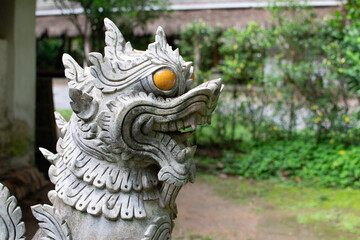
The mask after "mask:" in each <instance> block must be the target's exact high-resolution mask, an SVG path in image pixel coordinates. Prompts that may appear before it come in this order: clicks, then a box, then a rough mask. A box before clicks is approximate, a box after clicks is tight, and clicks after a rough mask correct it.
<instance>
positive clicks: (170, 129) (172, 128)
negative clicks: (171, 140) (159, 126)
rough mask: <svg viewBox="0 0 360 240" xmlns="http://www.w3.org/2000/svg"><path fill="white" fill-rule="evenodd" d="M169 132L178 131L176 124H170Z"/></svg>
mask: <svg viewBox="0 0 360 240" xmlns="http://www.w3.org/2000/svg"><path fill="white" fill-rule="evenodd" d="M169 131H176V123H175V122H170V123H169Z"/></svg>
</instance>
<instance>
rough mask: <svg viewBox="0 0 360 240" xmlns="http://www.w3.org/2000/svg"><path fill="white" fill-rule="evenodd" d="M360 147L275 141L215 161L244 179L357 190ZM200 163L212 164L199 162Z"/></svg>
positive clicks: (299, 141) (229, 172)
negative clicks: (286, 181)
mask: <svg viewBox="0 0 360 240" xmlns="http://www.w3.org/2000/svg"><path fill="white" fill-rule="evenodd" d="M359 155H360V147H357V146H344V145H342V144H339V143H334V144H328V143H316V141H315V139H313V140H309V139H308V136H307V137H301V138H298V139H295V140H292V141H288V140H275V141H269V142H265V143H263V144H262V145H261V146H258V147H256V148H252V149H251V150H249V153H248V154H243V153H240V154H239V153H236V152H235V151H228V152H226V154H224V156H223V157H222V158H221V159H220V160H218V161H217V163H218V164H220V163H221V164H220V165H221V166H223V167H222V169H221V171H222V172H224V173H228V174H236V175H240V176H243V177H245V178H254V179H269V178H273V177H277V178H282V179H291V180H294V181H305V182H309V183H311V184H314V183H315V184H318V185H320V186H327V187H348V186H352V187H360V181H359V180H360V159H359V157H358V156H359ZM199 161H200V163H211V160H209V159H206V158H202V159H200V160H199Z"/></svg>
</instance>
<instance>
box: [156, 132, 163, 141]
mask: <svg viewBox="0 0 360 240" xmlns="http://www.w3.org/2000/svg"><path fill="white" fill-rule="evenodd" d="M155 137H156V139H157V140H159V141H162V140H163V138H164V134H162V133H159V132H156V136H155Z"/></svg>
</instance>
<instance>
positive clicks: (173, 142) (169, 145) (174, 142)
mask: <svg viewBox="0 0 360 240" xmlns="http://www.w3.org/2000/svg"><path fill="white" fill-rule="evenodd" d="M175 146H176V141H175V140H173V139H171V140H170V142H169V144H168V149H171V151H172V150H173V149H174V148H175Z"/></svg>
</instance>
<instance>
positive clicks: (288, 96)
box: [0, 0, 360, 240]
mask: <svg viewBox="0 0 360 240" xmlns="http://www.w3.org/2000/svg"><path fill="white" fill-rule="evenodd" d="M1 4H2V8H1V9H0V181H1V182H3V183H5V185H7V186H8V187H9V188H10V189H11V191H12V192H13V193H14V194H15V195H16V196H17V198H18V199H20V200H21V201H20V204H25V205H26V204H28V203H36V201H38V200H39V198H40V197H39V196H40V195H41V194H40V195H39V191H40V192H41V190H43V189H44V187H46V186H48V181H47V180H46V177H47V169H48V167H49V163H48V162H47V161H46V160H45V159H44V158H43V157H42V156H41V154H40V152H39V151H38V150H37V148H38V147H40V146H41V147H45V148H47V149H49V150H50V151H52V152H55V145H56V140H57V132H56V128H55V122H54V116H53V111H58V112H60V113H61V114H62V115H63V116H64V117H65V118H66V119H69V118H70V116H71V114H72V110H71V108H70V104H69V97H68V92H67V91H68V89H67V81H66V79H65V78H64V67H63V65H62V62H61V56H62V54H63V53H65V52H66V53H69V54H70V55H72V56H73V57H74V58H75V59H76V60H77V61H78V62H79V63H80V65H88V64H89V62H88V54H89V52H93V51H97V52H103V48H104V44H105V42H104V26H103V19H104V18H105V17H107V18H110V19H111V20H112V21H114V22H115V23H116V25H117V26H118V27H119V29H120V31H121V32H122V33H123V35H124V37H125V39H126V40H127V41H130V42H131V44H132V46H133V47H134V48H135V49H139V50H145V49H146V48H147V45H148V44H149V43H151V42H153V41H154V34H155V32H156V29H157V26H162V27H163V28H164V30H165V32H166V34H167V39H168V42H169V44H170V45H171V46H173V48H174V49H175V48H179V49H180V53H181V55H182V56H183V57H184V59H185V60H188V61H193V66H194V68H195V84H194V86H195V85H198V84H200V83H203V82H206V81H208V80H211V79H213V78H217V77H221V78H222V79H223V83H224V84H225V88H224V91H223V93H222V95H221V98H220V101H219V105H218V107H217V109H216V110H215V112H214V115H213V118H212V124H211V126H204V127H201V128H198V129H197V131H196V134H195V135H194V136H193V137H192V139H191V141H192V142H193V143H194V144H197V145H198V150H197V153H196V162H197V169H198V173H199V176H198V178H197V183H195V184H194V185H190V186H187V187H185V188H184V190H183V193H181V194H180V196H179V200H178V208H179V218H178V220H177V222H176V228H175V230H174V231H175V232H174V239H207V240H209V239H210V240H211V239H246V240H250V239H260V240H262V239H360V203H359V202H360V191H359V188H360V181H359V180H360V145H359V143H360V108H359V101H360V79H359V77H360V53H359V49H360V1H357V0H348V1H327V0H318V1H310V0H309V1H295V0H269V1H246V0H237V1H236V0H220V1H213V0H198V1H190V0H133V1H131V0H123V1H122V0H75V1H70V0H14V1H11V0H2V1H1ZM50 187H51V186H50ZM34 193H35V195H34ZM36 194H38V195H36ZM41 196H42V195H41ZM25 215H26V213H25ZM30 218H31V217H29V219H30ZM29 221H30V220H29ZM34 226H36V223H35V225H34ZM30 236H31V235H30Z"/></svg>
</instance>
